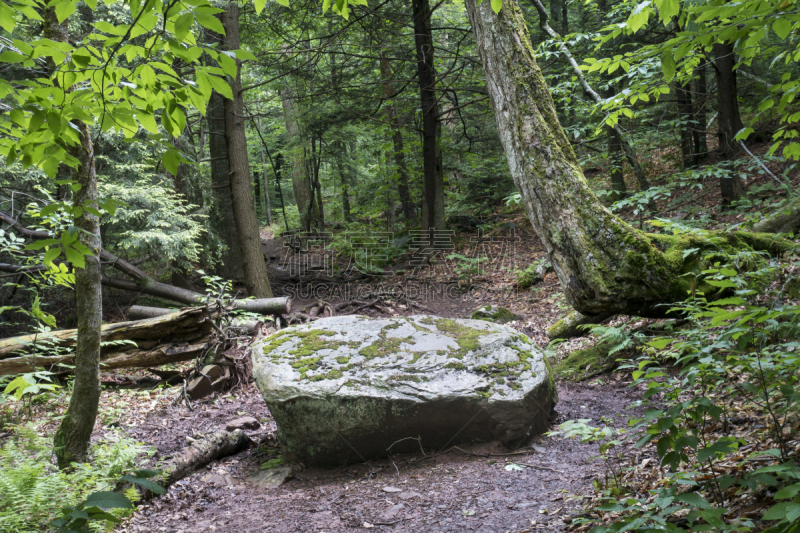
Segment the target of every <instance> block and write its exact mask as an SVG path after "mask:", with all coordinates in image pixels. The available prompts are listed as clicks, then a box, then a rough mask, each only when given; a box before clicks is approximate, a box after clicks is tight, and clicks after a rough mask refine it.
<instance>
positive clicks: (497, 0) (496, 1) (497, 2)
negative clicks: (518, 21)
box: [492, 0, 503, 13]
mask: <svg viewBox="0 0 800 533" xmlns="http://www.w3.org/2000/svg"><path fill="white" fill-rule="evenodd" d="M502 7H503V0H492V11H494V12H495V13H500V9H501V8H502Z"/></svg>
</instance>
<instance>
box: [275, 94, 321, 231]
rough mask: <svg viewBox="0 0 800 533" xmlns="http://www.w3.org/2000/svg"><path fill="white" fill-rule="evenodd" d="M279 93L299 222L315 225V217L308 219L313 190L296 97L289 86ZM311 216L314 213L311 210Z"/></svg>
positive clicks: (304, 224) (306, 225)
mask: <svg viewBox="0 0 800 533" xmlns="http://www.w3.org/2000/svg"><path fill="white" fill-rule="evenodd" d="M280 94H281V103H282V104H283V118H284V121H285V122H286V136H287V137H288V141H289V147H288V152H289V161H290V163H291V166H292V189H293V190H294V199H295V202H296V203H297V210H298V211H299V212H300V224H301V226H302V227H303V228H307V227H311V226H316V223H317V221H316V219H313V220H308V213H309V207H310V206H311V203H312V197H311V195H312V194H313V191H312V187H311V177H310V176H309V174H308V172H307V169H306V166H307V165H306V157H305V150H304V148H303V142H302V131H301V128H300V119H299V116H298V110H297V97H296V94H295V90H294V89H293V88H291V87H289V86H287V87H284V88H283V89H282V90H281V91H280ZM313 216H314V213H313V211H312V217H313Z"/></svg>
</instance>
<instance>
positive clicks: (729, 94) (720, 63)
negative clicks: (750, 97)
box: [714, 43, 744, 205]
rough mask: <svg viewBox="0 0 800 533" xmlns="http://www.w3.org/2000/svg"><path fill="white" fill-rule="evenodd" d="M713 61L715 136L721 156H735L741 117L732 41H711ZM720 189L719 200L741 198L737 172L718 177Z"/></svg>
mask: <svg viewBox="0 0 800 533" xmlns="http://www.w3.org/2000/svg"><path fill="white" fill-rule="evenodd" d="M714 64H715V66H716V71H717V112H718V116H717V137H718V138H719V149H720V152H722V155H723V159H735V158H736V157H737V156H738V155H739V154H740V148H739V144H738V143H737V142H736V139H735V137H736V134H737V133H739V131H740V130H741V129H742V128H744V125H743V124H742V117H741V116H740V115H739V98H738V93H737V90H736V71H735V70H734V66H735V65H736V57H735V55H734V52H733V45H732V44H720V43H717V44H715V45H714ZM720 189H721V191H722V204H723V205H730V203H731V202H733V201H735V200H738V199H739V198H741V196H742V194H744V185H743V184H742V180H741V179H740V178H739V174H738V173H736V172H734V173H732V175H731V177H721V178H720Z"/></svg>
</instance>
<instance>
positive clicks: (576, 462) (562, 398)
mask: <svg viewBox="0 0 800 533" xmlns="http://www.w3.org/2000/svg"><path fill="white" fill-rule="evenodd" d="M558 390H559V403H558V405H557V410H558V412H559V418H558V421H557V422H563V421H564V420H570V419H578V418H583V419H591V420H592V421H593V423H594V424H595V425H596V424H600V419H601V417H605V420H609V419H611V420H613V421H614V422H613V424H614V426H615V427H624V425H625V420H626V419H627V416H630V415H632V414H634V413H632V412H631V411H626V408H628V407H629V406H630V405H631V404H632V403H633V401H634V400H636V399H638V398H639V392H638V391H635V390H632V389H630V388H628V387H627V385H626V384H625V383H621V382H616V381H614V380H613V379H612V380H610V382H608V383H605V384H594V385H592V384H577V385H574V384H561V385H559V388H558ZM240 413H246V414H248V415H251V416H254V417H256V418H257V419H261V420H265V421H266V423H265V424H263V425H262V428H260V429H259V430H257V431H253V432H250V434H251V435H254V436H256V437H258V436H259V435H261V434H263V433H264V432H265V431H266V432H269V431H274V429H275V428H274V424H273V423H272V422H271V419H270V417H269V413H268V411H267V408H266V406H265V405H264V403H263V401H262V400H261V398H260V396H259V394H258V392H257V391H255V389H254V388H251V389H250V390H249V391H247V392H242V393H240V394H239V395H237V396H236V397H233V396H229V397H225V398H222V399H217V400H210V401H207V402H204V403H202V404H198V405H197V406H196V407H195V410H194V411H191V412H190V411H188V410H187V409H186V407H185V406H182V405H181V406H175V407H173V408H170V409H169V410H168V411H166V412H162V413H157V414H154V415H152V416H151V417H150V418H149V419H148V420H147V422H146V424H140V427H139V428H138V429H131V430H130V434H131V435H132V436H135V437H137V438H138V439H141V440H144V441H146V442H150V443H152V444H154V445H156V446H157V448H158V452H159V454H158V455H159V456H163V455H168V454H169V453H171V452H174V451H175V450H177V449H179V448H181V447H182V446H184V445H185V444H186V440H185V439H186V436H187V435H190V434H191V433H192V431H191V430H192V429H193V430H195V431H197V432H203V431H208V430H212V429H219V428H224V427H225V424H226V423H227V422H228V421H230V420H232V419H234V418H237V417H238V416H239V415H240ZM158 428H160V429H158ZM154 429H155V431H154ZM460 448H461V449H460V450H459V449H451V450H450V451H449V452H447V453H444V454H442V455H439V456H437V457H435V458H432V459H425V458H422V456H421V454H420V455H419V456H416V457H415V456H399V457H395V458H393V461H389V460H386V461H372V462H371V463H369V464H359V465H348V466H345V467H342V468H339V469H311V470H302V471H299V472H297V474H296V477H295V478H294V479H292V480H290V481H287V482H285V483H284V484H283V485H281V486H280V487H277V488H269V487H263V486H260V485H258V484H255V483H253V482H252V481H251V480H249V479H248V476H251V475H253V474H255V473H258V472H259V471H260V467H261V465H262V464H263V463H264V462H266V461H267V460H268V459H269V458H271V457H274V455H271V454H270V452H273V450H271V449H270V448H269V446H262V447H261V448H251V449H249V450H246V451H244V452H242V453H241V454H239V455H237V456H234V457H229V458H226V459H224V460H222V461H220V462H217V463H215V464H213V465H210V466H209V467H207V468H205V469H203V470H202V471H200V472H198V473H196V474H194V475H192V476H191V477H189V478H187V479H185V480H183V481H181V482H179V483H178V484H177V485H175V486H174V487H172V488H171V489H170V491H169V493H168V494H167V495H166V496H165V497H162V498H159V499H158V500H155V501H153V502H151V503H149V504H147V505H144V506H142V507H141V508H140V510H139V511H138V512H137V513H136V515H135V516H134V517H133V518H132V520H131V521H129V522H128V523H127V524H126V525H125V526H124V527H122V528H121V529H120V531H124V532H139V531H163V532H173V533H178V532H181V531H183V532H188V531H216V532H238V531H270V532H290V531H291V532H306V531H315V532H322V531H327V532H336V531H351V530H353V529H371V528H370V527H369V526H374V528H376V529H381V530H387V531H398V532H401V531H408V532H420V531H425V532H428V531H430V532H443V533H444V532H458V531H477V532H498V531H501V532H505V531H510V532H523V531H533V530H537V531H561V530H562V529H563V527H564V525H565V524H564V522H563V521H562V519H563V518H564V517H566V516H567V515H568V514H570V513H574V512H576V511H577V510H579V509H580V498H579V497H580V496H581V495H584V494H587V493H588V491H589V490H591V487H592V483H593V482H594V481H595V480H600V481H601V482H602V481H603V478H604V467H603V464H602V462H601V461H599V460H594V461H589V459H590V457H592V456H593V455H595V454H596V450H597V446H596V444H595V445H593V444H581V443H579V442H575V441H568V440H564V439H561V438H560V437H544V436H543V437H540V438H539V439H537V440H536V442H534V443H533V444H532V446H530V447H527V448H525V449H523V450H518V451H517V452H514V453H517V454H518V455H512V454H511V452H509V451H508V450H504V449H502V448H500V447H499V446H498V445H473V446H461V447H460ZM520 452H524V454H519V453H520ZM273 453H274V452H273ZM487 453H488V454H492V455H491V456H488V457H486V456H481V455H483V454H487ZM471 454H479V455H471ZM506 460H508V461H510V462H515V463H522V464H525V465H529V466H528V467H525V468H523V469H522V470H514V469H512V470H507V469H506V464H507V463H506ZM638 460H641V458H639V459H638ZM409 461H412V462H409ZM262 472H263V471H262ZM384 487H389V489H390V490H392V489H400V491H401V492H386V491H384V490H383V489H384Z"/></svg>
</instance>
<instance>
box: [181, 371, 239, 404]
mask: <svg viewBox="0 0 800 533" xmlns="http://www.w3.org/2000/svg"><path fill="white" fill-rule="evenodd" d="M229 377H230V370H228V369H227V368H223V367H221V366H219V365H206V366H204V367H203V370H201V371H200V375H198V376H196V377H194V378H192V380H191V381H189V384H188V385H187V386H186V394H188V395H189V398H191V399H192V400H199V399H200V398H204V397H206V396H208V395H209V394H211V393H213V392H217V391H219V390H222V387H223V386H224V385H225V382H226V381H227V380H228V378H229Z"/></svg>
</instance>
